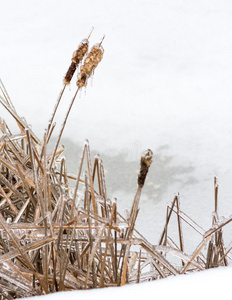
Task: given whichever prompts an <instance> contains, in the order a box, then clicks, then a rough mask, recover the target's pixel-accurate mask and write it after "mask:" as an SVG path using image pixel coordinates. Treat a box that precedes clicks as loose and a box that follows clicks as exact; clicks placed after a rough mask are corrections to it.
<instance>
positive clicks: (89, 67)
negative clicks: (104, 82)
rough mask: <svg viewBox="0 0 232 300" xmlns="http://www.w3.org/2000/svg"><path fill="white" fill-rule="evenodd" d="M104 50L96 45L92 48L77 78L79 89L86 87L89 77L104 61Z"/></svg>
mask: <svg viewBox="0 0 232 300" xmlns="http://www.w3.org/2000/svg"><path fill="white" fill-rule="evenodd" d="M103 53H104V49H103V47H102V46H101V44H96V45H94V46H93V47H92V49H91V51H90V52H89V54H88V55H87V57H86V59H85V61H84V64H83V65H82V66H81V69H80V73H79V74H78V77H77V86H78V87H79V88H81V87H83V86H86V85H87V81H88V79H89V77H90V76H91V75H92V74H93V72H94V70H95V68H96V67H97V65H98V64H99V62H100V61H101V60H102V57H103Z"/></svg>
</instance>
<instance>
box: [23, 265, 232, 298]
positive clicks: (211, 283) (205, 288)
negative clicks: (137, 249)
mask: <svg viewBox="0 0 232 300" xmlns="http://www.w3.org/2000/svg"><path fill="white" fill-rule="evenodd" d="M231 276H232V267H220V268H217V269H210V270H206V271H202V272H198V273H194V274H189V275H179V276H177V277H171V276H170V277H168V278H165V279H161V280H156V281H152V282H146V283H140V284H130V285H125V286H123V287H110V288H104V289H94V290H88V291H83V290H81V291H72V292H58V293H54V294H50V295H47V296H43V300H53V299H54V300H59V299H60V300H61V299H69V300H76V299H81V300H89V299H94V300H105V299H110V300H118V299H122V300H124V299H173V300H175V299H178V300H182V299H190V300H192V299H194V300H196V299H211V300H216V299H223V297H224V299H230V295H231V286H230V285H231ZM27 299H28V300H30V299H31V300H39V299H41V297H40V296H38V297H32V298H27Z"/></svg>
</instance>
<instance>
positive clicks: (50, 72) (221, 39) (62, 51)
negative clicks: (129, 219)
mask: <svg viewBox="0 0 232 300" xmlns="http://www.w3.org/2000/svg"><path fill="white" fill-rule="evenodd" d="M231 14H232V3H231V2H230V1H221V2H219V1H211V0H203V1H202V0H197V1H194V2H193V1H192V2H191V1H187V2H186V1H177V0H175V1H151V0H147V1H144V0H143V1H127V2H126V3H125V1H120V0H117V1H107V0H99V1H93V0H92V1H90V0H86V1H82V2H79V1H72V0H67V1H55V0H50V1H47V0H46V1H45V0H41V1H39V2H37V3H36V5H35V4H34V3H32V2H31V1H27V0H22V1H20V2H19V1H12V0H11V1H10V0H9V1H5V0H4V1H2V2H1V19H0V25H1V26H0V39H1V41H2V42H1V46H0V54H1V55H0V71H1V72H0V76H1V78H2V80H3V82H4V84H5V85H6V87H7V90H8V92H9V94H10V96H11V98H12V100H13V103H14V105H15V107H16V109H17V111H18V113H19V114H20V115H23V116H25V118H26V119H27V121H28V122H29V123H30V124H32V126H33V129H34V131H35V132H36V133H37V134H38V135H39V136H42V133H43V130H44V128H45V127H46V124H47V122H48V119H49V117H50V115H51V111H52V109H53V106H54V104H55V101H56V98H57V96H58V93H59V90H60V89H61V87H62V77H63V76H64V74H65V72H66V70H67V68H68V66H69V63H70V58H71V54H72V52H73V51H74V50H75V49H76V47H77V45H78V43H79V42H80V41H81V40H82V39H83V38H85V37H86V36H87V35H88V33H89V31H90V29H91V27H92V26H94V27H95V30H94V32H93V35H92V37H91V40H90V43H91V44H94V43H96V42H99V41H100V39H101V38H102V36H103V34H106V38H105V40H104V44H103V46H104V48H105V54H104V58H103V61H102V62H101V63H100V65H99V67H98V68H97V70H96V72H95V75H94V78H93V80H92V82H91V81H89V84H88V87H87V89H86V93H85V91H84V90H83V91H82V93H81V96H80V97H79V96H78V98H77V100H76V103H75V105H74V107H73V110H72V113H71V115H70V118H69V120H68V124H67V127H66V129H65V132H64V138H65V139H71V142H66V141H65V140H64V141H63V142H64V143H65V145H66V154H67V157H68V160H69V161H70V162H69V168H70V169H71V170H70V171H73V172H74V171H75V170H76V169H77V167H78V164H79V159H80V152H81V148H82V142H83V141H84V140H85V139H86V138H88V139H89V141H90V147H91V149H92V155H93V156H94V155H95V154H96V153H99V154H100V155H101V157H102V159H103V161H104V165H105V168H106V181H107V182H106V183H107V188H108V195H109V197H117V198H118V203H119V207H121V209H122V210H124V209H125V208H129V207H130V205H131V203H132V199H133V196H134V194H135V190H136V180H137V172H138V169H139V159H140V154H141V152H142V151H143V150H145V149H147V148H150V149H152V150H153V152H154V163H153V165H152V167H151V169H150V172H149V175H148V178H147V182H146V185H145V187H144V190H143V194H142V198H141V205H140V207H141V209H140V214H139V218H138V222H137V226H138V228H139V229H140V231H141V232H143V233H144V235H145V236H149V238H150V240H153V241H154V242H157V239H158V237H159V234H160V231H161V228H162V227H163V224H164V218H165V211H166V203H167V202H169V201H172V199H173V196H174V194H175V193H176V192H180V196H181V198H180V199H181V207H182V209H183V210H184V211H185V212H186V213H187V214H189V215H190V216H191V217H193V219H195V220H196V221H197V222H199V223H200V225H202V226H203V227H204V228H207V227H209V226H210V225H211V211H212V210H213V207H214V204H213V197H214V192H213V177H214V175H216V176H218V178H219V184H220V192H219V195H220V198H219V210H220V212H221V213H222V214H224V215H228V214H231V212H232V201H231V195H232V185H231V182H232V169H231V166H232V138H231V132H232V122H231V112H232V104H231V98H232V97H231V96H232V85H231V77H232V41H231V31H232V19H231ZM75 89H76V87H75V83H74V84H72V86H71V87H70V89H67V90H66V93H65V98H64V99H63V102H62V106H61V107H60V109H59V111H58V114H57V123H58V125H57V128H56V132H55V133H56V134H57V133H58V131H59V128H60V124H61V123H62V120H63V118H64V114H65V111H66V109H67V105H68V103H69V101H70V100H71V97H72V95H73V93H74V92H75ZM0 115H1V117H4V118H5V119H6V120H7V119H9V122H11V121H10V118H8V116H7V115H6V114H5V111H3V108H2V107H0ZM72 143H73V144H72ZM73 162H74V163H73ZM75 168H76V169H75ZM144 218H146V224H144V223H143V221H142V220H143V219H144ZM186 239H188V237H187V238H186ZM186 243H187V244H188V242H186Z"/></svg>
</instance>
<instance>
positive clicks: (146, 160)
mask: <svg viewBox="0 0 232 300" xmlns="http://www.w3.org/2000/svg"><path fill="white" fill-rule="evenodd" d="M152 157H153V152H152V151H151V150H150V149H148V150H147V151H146V153H145V154H143V155H142V156H141V161H140V172H139V175H138V186H139V187H141V188H142V187H143V185H144V182H145V179H146V176H147V173H148V169H149V167H150V165H151V163H152Z"/></svg>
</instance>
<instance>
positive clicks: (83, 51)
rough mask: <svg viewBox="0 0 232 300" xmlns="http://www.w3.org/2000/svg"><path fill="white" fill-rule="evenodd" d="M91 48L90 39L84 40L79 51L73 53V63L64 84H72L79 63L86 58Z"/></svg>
mask: <svg viewBox="0 0 232 300" xmlns="http://www.w3.org/2000/svg"><path fill="white" fill-rule="evenodd" d="M88 48H89V41H88V39H83V40H82V42H81V43H80V45H79V47H78V49H77V50H76V51H75V52H74V53H73V57H72V63H71V65H70V67H69V69H68V71H67V73H66V75H65V77H64V80H63V82H64V84H65V85H66V84H70V81H71V80H72V77H73V75H74V73H75V71H76V68H77V67H78V65H79V63H80V62H81V61H82V59H83V58H84V56H85V54H86V53H87V52H88Z"/></svg>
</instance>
